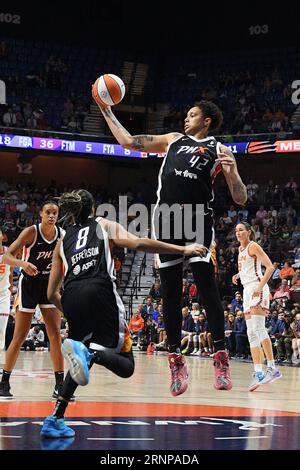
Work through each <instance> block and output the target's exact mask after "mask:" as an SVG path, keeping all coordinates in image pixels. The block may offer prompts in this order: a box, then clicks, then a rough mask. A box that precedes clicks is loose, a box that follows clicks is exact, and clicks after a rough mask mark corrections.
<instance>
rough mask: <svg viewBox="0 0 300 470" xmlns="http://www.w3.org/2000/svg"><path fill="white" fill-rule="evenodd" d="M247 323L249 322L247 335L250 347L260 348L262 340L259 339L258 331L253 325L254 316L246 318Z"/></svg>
mask: <svg viewBox="0 0 300 470" xmlns="http://www.w3.org/2000/svg"><path fill="white" fill-rule="evenodd" d="M246 324H247V336H248V340H249V344H250V348H259V347H260V340H259V336H258V334H257V331H256V329H255V328H254V326H253V322H252V317H251V318H250V319H249V320H246Z"/></svg>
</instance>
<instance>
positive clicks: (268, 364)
mask: <svg viewBox="0 0 300 470" xmlns="http://www.w3.org/2000/svg"><path fill="white" fill-rule="evenodd" d="M267 366H268V367H271V368H272V369H276V367H275V361H274V359H273V360H272V361H267Z"/></svg>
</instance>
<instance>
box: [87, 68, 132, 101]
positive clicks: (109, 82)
mask: <svg viewBox="0 0 300 470" xmlns="http://www.w3.org/2000/svg"><path fill="white" fill-rule="evenodd" d="M92 95H93V97H94V99H95V100H96V102H97V103H99V104H100V105H107V106H113V105H114V104H118V103H120V101H122V99H123V98H124V95H125V85H124V82H123V80H121V78H120V77H118V76H117V75H113V74H112V73H106V74H105V75H101V77H99V78H97V80H96V81H95V83H94V84H93V87H92Z"/></svg>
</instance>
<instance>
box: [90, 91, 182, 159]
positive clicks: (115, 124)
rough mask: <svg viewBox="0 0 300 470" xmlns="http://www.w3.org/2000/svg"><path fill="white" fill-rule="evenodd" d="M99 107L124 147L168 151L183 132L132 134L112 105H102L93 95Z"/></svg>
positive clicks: (160, 151)
mask: <svg viewBox="0 0 300 470" xmlns="http://www.w3.org/2000/svg"><path fill="white" fill-rule="evenodd" d="M93 98H94V100H95V102H96V104H97V106H98V108H99V109H100V111H101V113H102V114H103V117H104V119H105V120H106V122H107V125H108V127H109V128H110V130H111V132H112V134H113V136H114V137H115V139H116V140H117V141H118V142H119V144H120V145H122V147H124V148H127V149H129V150H137V151H140V152H158V153H163V152H166V150H167V147H168V145H169V144H170V143H171V142H172V141H173V140H175V139H176V138H177V137H179V136H180V135H181V134H180V133H178V132H172V133H169V134H162V135H147V134H145V135H131V134H130V133H129V132H128V131H127V129H125V127H123V126H122V124H121V123H120V122H119V121H118V119H117V118H116V116H115V115H114V113H113V112H112V110H111V107H110V106H102V105H100V104H99V102H98V101H97V100H96V99H95V97H94V96H93Z"/></svg>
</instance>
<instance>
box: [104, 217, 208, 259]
mask: <svg viewBox="0 0 300 470" xmlns="http://www.w3.org/2000/svg"><path fill="white" fill-rule="evenodd" d="M99 223H100V225H101V226H102V228H103V229H104V230H106V232H107V233H108V236H109V239H110V240H112V241H113V242H114V244H115V245H117V246H122V247H126V248H129V249H131V250H137V251H145V252H147V253H166V254H168V253H170V254H180V255H183V256H200V257H203V256H206V255H207V252H208V249H207V248H206V247H205V246H203V245H200V244H198V243H194V244H192V245H188V246H178V245H173V244H170V243H164V242H160V241H158V240H152V239H151V238H139V237H137V236H135V235H133V234H131V233H129V232H127V231H126V230H125V229H124V228H123V227H122V225H120V224H118V223H117V222H112V221H110V220H107V219H101V221H100V222H99Z"/></svg>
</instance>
